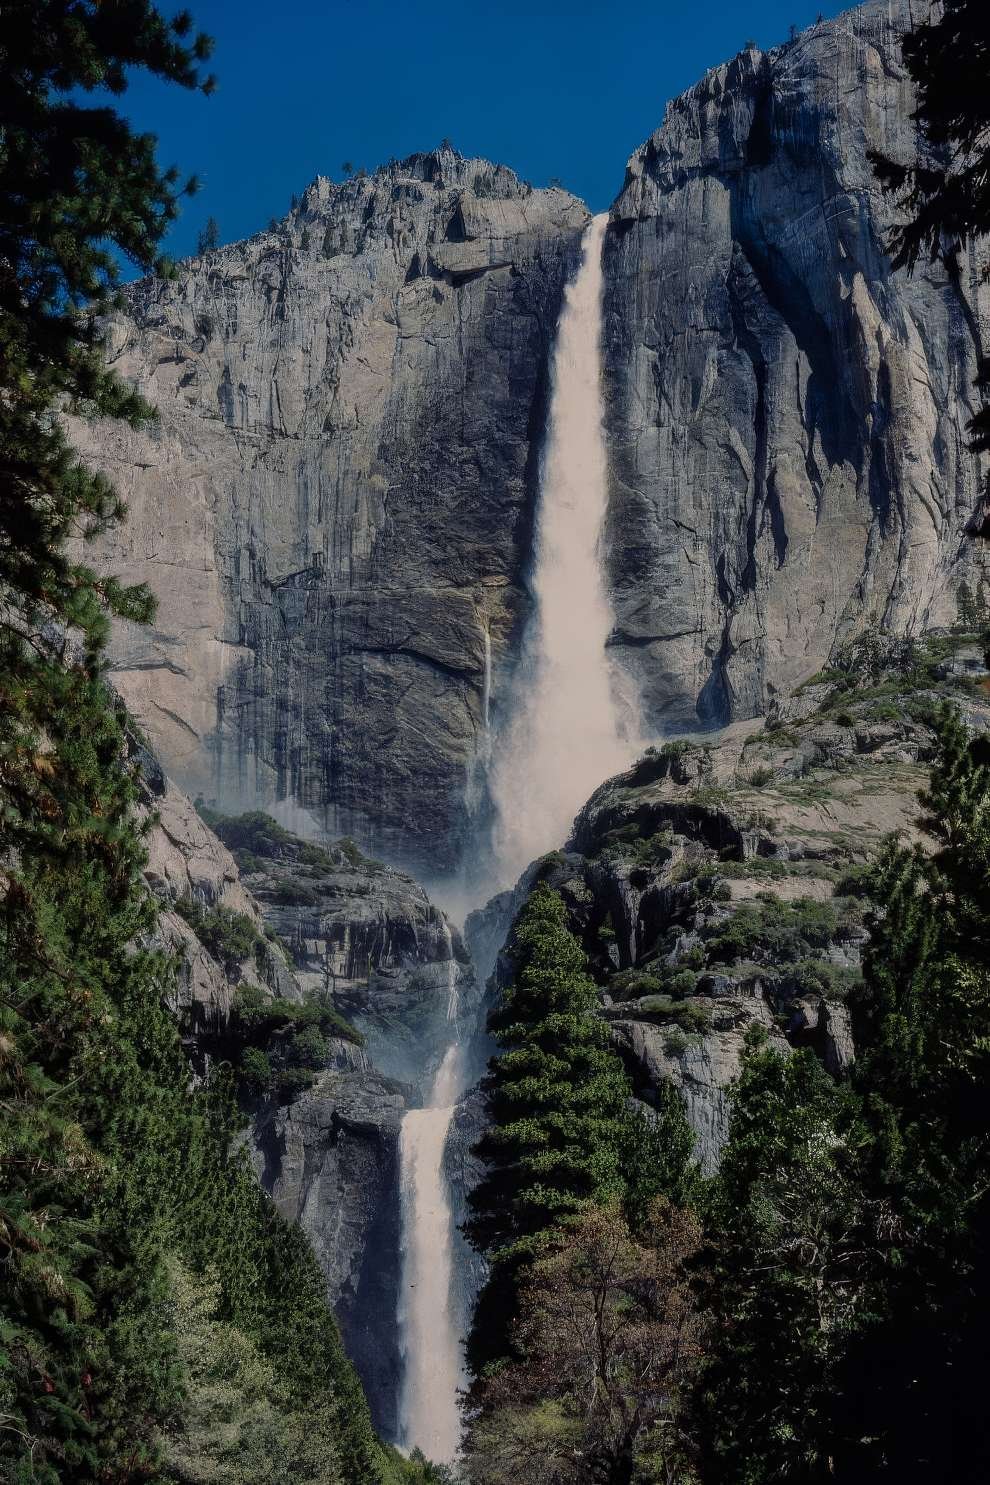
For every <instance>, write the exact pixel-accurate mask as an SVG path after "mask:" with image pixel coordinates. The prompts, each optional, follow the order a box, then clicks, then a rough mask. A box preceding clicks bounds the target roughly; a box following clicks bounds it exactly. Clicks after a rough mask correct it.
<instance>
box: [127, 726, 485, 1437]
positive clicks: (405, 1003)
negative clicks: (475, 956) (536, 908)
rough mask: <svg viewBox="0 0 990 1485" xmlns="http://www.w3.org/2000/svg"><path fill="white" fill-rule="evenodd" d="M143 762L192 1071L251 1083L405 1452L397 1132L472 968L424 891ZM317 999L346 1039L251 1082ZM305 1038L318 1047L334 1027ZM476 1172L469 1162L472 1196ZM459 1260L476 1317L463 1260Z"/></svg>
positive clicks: (472, 1005) (282, 1191)
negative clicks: (264, 1057) (196, 799)
mask: <svg viewBox="0 0 990 1485" xmlns="http://www.w3.org/2000/svg"><path fill="white" fill-rule="evenodd" d="M134 753H135V760H136V761H139V762H140V765H141V780H142V791H143V809H144V812H145V814H146V816H147V817H148V821H149V829H148V836H147V839H148V863H147V867H146V872H145V875H146V880H147V881H148V884H149V886H150V887H151V889H152V891H153V892H154V893H155V894H156V896H157V897H158V898H159V901H160V903H161V907H162V911H161V912H160V915H159V925H158V938H159V942H160V944H161V946H162V947H164V948H166V949H168V950H169V951H171V952H172V953H173V954H174V956H175V962H176V978H175V985H176V990H175V993H174V996H173V1002H172V1008H173V1010H174V1011H175V1014H176V1016H177V1018H178V1020H179V1023H180V1026H181V1028H182V1031H183V1036H184V1041H185V1045H186V1047H187V1050H188V1052H189V1055H190V1059H191V1061H192V1064H193V1067H194V1069H195V1070H196V1071H197V1072H202V1071H203V1070H204V1069H205V1068H206V1067H207V1066H208V1064H209V1062H210V1060H211V1059H212V1058H219V1059H221V1060H223V1061H226V1062H228V1063H230V1064H231V1066H232V1067H233V1069H234V1072H235V1077H237V1078H239V1079H240V1080H241V1081H240V1089H241V1094H242V1098H243V1103H244V1107H245V1110H246V1112H248V1113H249V1115H250V1124H249V1127H248V1130H247V1132H246V1134H245V1136H244V1139H245V1144H246V1147H247V1149H248V1152H249V1154H250V1157H251V1160H252V1162H253V1165H254V1168H255V1170H256V1172H257V1174H258V1178H259V1180H260V1181H261V1184H262V1185H263V1186H264V1188H265V1190H266V1191H268V1192H269V1193H270V1194H271V1196H272V1198H273V1200H274V1201H275V1203H276V1205H277V1206H278V1208H279V1210H280V1211H281V1212H282V1213H283V1215H285V1216H286V1217H287V1218H288V1219H289V1220H291V1221H294V1222H298V1223H299V1225H300V1226H301V1227H302V1228H303V1230H304V1231H305V1232H306V1234H307V1235H308V1237H309V1239H310V1241H311V1243H312V1246H313V1250H314V1252H315V1254H316V1256H317V1258H318V1260H319V1263H320V1266H321V1268H322V1269H323V1273H324V1275H325V1277H326V1281H327V1294H328V1297H329V1300H330V1303H331V1304H332V1306H333V1308H334V1310H335V1312H336V1314H337V1317H338V1319H339V1321H340V1325H341V1330H342V1333H343V1336H344V1340H345V1344H346V1347H347V1351H348V1354H349V1356H350V1357H351V1359H352V1360H353V1361H354V1363H355V1365H356V1366H357V1369H358V1372H359V1374H360V1376H361V1379H362V1382H363V1383H364V1387H365V1390H366V1392H367V1395H368V1399H369V1403H370V1405H371V1408H372V1413H373V1416H374V1420H375V1424H376V1427H377V1428H378V1429H379V1430H380V1431H381V1432H382V1433H383V1434H384V1435H385V1436H387V1437H395V1436H397V1433H398V1418H397V1416H396V1407H397V1400H398V1397H399V1381H400V1373H401V1357H400V1353H399V1344H398V1337H397V1332H396V1314H397V1305H398V1289H399V1276H400V1273H401V1253H400V1173H399V1130H400V1125H401V1121H402V1115H403V1113H404V1112H405V1110H406V1108H407V1107H409V1106H410V1104H412V1103H415V1102H418V1101H420V1100H421V1099H422V1097H423V1095H424V1093H425V1091H426V1089H427V1088H428V1087H429V1085H430V1083H431V1081H432V1077H433V1073H434V1071H435V1068H436V1066H437V1063H438V1061H439V1058H440V1056H441V1055H442V1051H443V1049H444V1048H445V1047H446V1045H447V1044H448V1042H449V1040H450V1037H451V1035H452V1034H453V1028H452V1024H451V1020H450V1018H451V1017H452V1016H456V1017H461V1018H465V1019H468V1020H470V1018H471V1016H472V1015H473V1014H476V1010H477V1007H476V999H477V996H476V992H475V988H474V978H473V975H472V971H471V967H470V963H469V961H468V957H467V953H466V951H465V949H464V946H463V943H462V941H461V938H460V935H459V934H458V933H457V931H456V929H453V928H452V927H451V925H450V924H449V923H448V922H447V920H446V918H445V917H444V915H443V913H442V912H440V910H439V909H438V908H436V907H435V906H434V905H433V904H432V903H431V902H430V900H429V898H428V897H427V895H426V893H425V892H424V891H423V889H422V887H420V886H419V884H418V883H417V882H415V881H414V880H413V879H412V878H411V877H409V876H406V875H405V874H404V873H401V872H398V871H395V870H393V869H392V868H391V867H387V866H385V865H383V864H382V863H381V862H378V861H374V860H371V859H369V858H367V857H365V856H363V855H362V854H361V852H360V851H358V849H357V848H356V846H355V845H354V843H353V842H352V841H350V840H344V841H341V842H339V843H337V844H334V845H318V844H317V843H316V842H314V841H312V840H305V839H303V838H301V837H300V836H298V835H296V834H294V833H293V832H292V831H290V830H288V829H286V828H285V827H284V826H282V825H280V824H279V823H278V822H277V821H276V820H274V819H272V818H271V817H270V816H266V815H263V814H260V813H258V812H255V813H251V814H247V815H244V816H238V817H227V816H222V815H219V814H217V812H216V811H210V810H207V809H205V808H203V807H202V806H201V807H200V809H199V810H197V809H196V808H195V807H194V806H193V804H192V803H191V802H190V800H189V799H188V798H187V797H186V796H185V795H184V794H183V793H182V792H181V791H180V790H179V789H177V788H176V786H175V785H174V784H173V783H172V782H171V781H170V780H169V779H168V778H167V776H166V775H165V773H164V772H163V770H162V769H161V766H160V765H159V764H158V762H157V760H156V758H155V757H154V756H153V755H152V754H151V753H150V752H149V751H148V749H147V748H145V747H143V746H142V745H139V744H137V743H135V744H134ZM300 823H303V824H304V823H305V821H301V822H300ZM314 999H315V1000H316V1001H317V1003H318V1005H320V1006H326V1007H327V1008H328V1018H327V1019H328V1024H329V1025H330V1026H332V1027H335V1028H340V1030H341V1032H342V1033H344V1034H342V1035H339V1036H338V1035H336V1034H335V1032H334V1033H332V1034H331V1035H330V1036H329V1037H328V1038H327V1039H326V1041H325V1044H324V1047H323V1050H322V1051H321V1052H320V1054H319V1060H318V1062H317V1063H316V1064H315V1065H314V1064H313V1063H308V1062H307V1063H298V1064H296V1063H293V1062H292V1060H291V1058H290V1059H289V1071H290V1073H293V1072H295V1073H296V1074H301V1076H297V1078H296V1081H295V1083H294V1084H292V1085H291V1086H294V1087H295V1089H296V1092H295V1094H294V1095H293V1094H292V1093H291V1092H286V1089H285V1086H283V1085H281V1084H277V1083H276V1084H275V1085H274V1086H273V1087H269V1088H268V1089H267V1090H258V1089H257V1087H256V1086H255V1085H254V1084H252V1083H250V1082H246V1081H245V1080H244V1079H243V1076H242V1071H243V1068H244V1066H245V1063H244V1054H245V1048H246V1047H247V1048H251V1049H257V1048H258V1042H257V1040H252V1036H253V1035H254V1033H253V1031H252V1026H256V1025H257V1024H258V1019H259V1018H260V1021H261V1023H262V1024H264V1025H266V1026H267V1025H269V1024H270V1025H271V1026H272V1027H274V1034H273V1036H272V1040H271V1042H270V1043H269V1046H268V1051H271V1050H272V1049H273V1048H274V1047H276V1046H278V1045H279V1044H280V1043H281V1045H282V1054H283V1055H282V1063H283V1064H284V1062H285V1050H284V1049H285V1045H286V1041H287V1038H288V1037H289V1036H291V1035H292V1033H293V1027H294V1021H293V1016H292V1015H288V1016H286V1015H285V1013H284V1010H283V1007H285V1005H286V1003H287V1004H288V1010H289V1011H291V1012H293V1013H299V1014H301V1013H304V1012H305V1011H306V1010H307V1008H308V1007H310V1006H311V1005H312V1002H313V1001H314ZM252 1016H253V1017H254V1018H255V1020H254V1021H252ZM341 1017H343V1018H344V1020H345V1021H350V1023H351V1026H356V1027H358V1028H359V1031H360V1032H363V1033H364V1035H363V1037H361V1036H360V1035H359V1034H358V1033H357V1032H355V1031H353V1030H351V1029H350V1028H349V1027H348V1026H347V1025H343V1024H342V1023H341V1019H340V1018H341ZM300 1024H304V1025H308V1026H309V1028H310V1036H311V1037H312V1036H314V1035H315V1034H316V1030H317V1027H318V1026H321V1025H322V1024H323V1023H322V1022H321V1021H320V1020H319V1019H318V1018H317V1019H315V1020H314V1019H311V1020H310V1021H309V1022H305V1023H300ZM265 1034H266V1035H267V1032H266V1033H265ZM309 1069H312V1070H309ZM397 1071H398V1072H399V1073H400V1075H404V1076H406V1077H407V1081H399V1080H398V1079H397V1077H396V1076H395V1075H394V1074H395V1073H396V1072H397ZM307 1084H308V1086H307ZM467 1107H469V1104H468V1105H466V1106H465V1108H467ZM466 1117H467V1115H466V1113H465V1114H463V1115H459V1117H458V1127H461V1126H463V1127H464V1128H465V1129H466V1128H467V1125H465V1124H464V1119H465V1118H466ZM471 1160H472V1157H471V1155H470V1150H469V1148H467V1147H465V1148H463V1149H462V1150H461V1151H460V1157H459V1159H458V1167H459V1169H460V1186H461V1189H463V1187H464V1184H465V1181H466V1180H468V1179H469V1173H470V1169H471ZM462 1207H463V1201H462V1205H461V1207H459V1208H458V1210H459V1211H460V1210H462ZM461 1258H462V1260H463V1262H462V1265H461V1267H462V1271H463V1276H464V1288H463V1292H462V1295H461V1298H460V1302H461V1303H462V1304H463V1306H464V1313H465V1315H466V1313H467V1303H468V1299H469V1296H470V1294H473V1288H471V1283H472V1269H471V1264H470V1261H469V1258H468V1255H467V1250H466V1248H465V1249H464V1250H463V1252H462V1253H461Z"/></svg>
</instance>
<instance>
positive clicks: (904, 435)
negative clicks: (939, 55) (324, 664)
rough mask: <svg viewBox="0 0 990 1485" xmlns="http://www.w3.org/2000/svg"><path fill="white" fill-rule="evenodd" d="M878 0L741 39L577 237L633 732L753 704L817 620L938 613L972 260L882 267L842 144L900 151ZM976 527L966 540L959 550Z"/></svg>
mask: <svg viewBox="0 0 990 1485" xmlns="http://www.w3.org/2000/svg"><path fill="white" fill-rule="evenodd" d="M917 9H918V7H917V5H912V3H911V0H878V3H871V4H868V5H864V6H862V7H860V8H859V9H856V10H851V11H848V12H846V13H845V14H844V15H840V16H839V17H838V18H837V19H835V20H834V21H828V22H821V23H819V24H818V25H816V26H812V27H810V28H809V29H808V30H807V31H805V32H803V33H802V34H801V35H799V36H798V37H796V39H795V40H793V41H791V42H790V43H788V44H787V45H785V46H781V47H778V48H776V49H775V50H773V51H771V52H766V53H763V52H759V51H757V50H755V49H748V50H746V51H743V52H741V53H740V54H739V55H738V56H737V57H735V58H733V60H732V61H731V62H727V63H725V64H724V65H723V66H721V67H716V68H715V69H714V70H713V71H711V72H709V73H708V74H707V76H706V77H705V78H704V79H703V80H702V81H701V82H699V83H698V84H697V86H695V87H694V88H692V89H690V91H689V92H687V93H685V94H684V95H683V96H682V97H680V98H677V99H675V100H674V101H673V102H672V103H671V104H670V105H669V107H668V109H667V113H666V117H665V119H664V121H663V123H662V125H661V126H660V128H659V129H658V130H657V131H656V133H654V134H653V135H652V136H651V137H650V138H649V139H648V140H647V141H646V143H645V144H644V145H643V146H642V148H641V149H639V150H637V151H636V153H635V154H634V155H633V157H632V159H631V160H630V161H629V164H628V167H627V170H626V180H625V185H624V187H623V190H622V193H621V194H620V196H619V198H618V200H617V201H616V203H615V205H614V206H613V208H612V214H611V225H612V230H611V232H610V233H609V236H608V238H607V241H606V249H605V276H606V286H607V287H606V299H605V360H606V377H605V387H606V400H607V425H608V434H609V442H610V474H611V502H610V514H611V520H610V526H609V537H608V541H607V547H606V561H607V564H608V568H609V573H610V578H611V587H612V594H613V601H614V604H615V608H616V616H617V622H616V630H615V633H614V634H613V643H615V644H616V645H617V646H618V648H619V653H620V654H621V656H622V658H623V660H624V661H625V662H626V664H627V665H628V666H629V668H630V669H631V670H632V671H633V673H634V674H635V675H636V676H637V677H638V679H639V681H640V684H641V686H642V691H643V700H644V705H645V710H646V713H647V715H648V717H649V718H650V719H651V721H652V723H653V725H654V727H655V728H657V729H659V728H660V727H662V726H667V727H678V726H679V727H684V726H685V725H687V726H697V725H698V722H699V720H700V721H701V722H702V723H703V724H711V723H719V722H725V721H728V720H730V719H732V718H734V717H744V716H753V715H754V714H756V713H759V712H762V711H764V710H765V709H766V707H767V705H768V703H769V702H770V701H771V700H772V698H773V696H774V695H775V694H777V693H780V692H786V691H787V690H789V689H790V688H791V687H792V686H793V685H794V684H795V683H796V682H798V681H800V680H802V679H804V678H806V677H807V676H808V675H810V674H813V673H814V672H815V671H816V670H817V669H818V668H819V667H820V666H821V665H822V664H823V663H824V661H825V659H826V658H827V656H828V655H829V653H830V651H831V650H832V648H833V645H834V644H835V643H836V641H837V640H838V641H840V642H843V641H846V640H848V639H850V638H852V637H853V636H855V635H856V634H857V633H858V632H860V631H862V630H864V629H866V628H868V627H874V626H880V627H882V628H884V629H886V630H888V631H890V632H895V633H901V634H909V633H910V634H916V633H920V632H922V631H923V630H924V629H925V628H927V627H930V626H932V625H933V624H939V623H946V622H952V621H953V620H954V619H955V617H956V589H957V587H958V582H959V579H960V576H961V573H962V572H963V571H964V570H965V567H966V564H967V563H969V562H979V561H980V560H981V559H983V560H985V554H984V552H983V550H982V546H983V544H981V543H973V542H971V541H968V540H967V539H966V538H965V537H964V535H963V528H964V526H965V523H966V521H967V520H968V519H969V517H970V515H971V514H972V512H973V510H974V508H975V506H976V504H977V500H978V496H979V490H980V486H981V478H982V476H981V471H980V468H979V462H978V461H977V460H976V459H975V458H974V457H973V456H972V455H971V454H970V453H969V452H968V450H967V448H966V432H965V425H966V422H967V419H968V417H969V416H970V415H971V413H972V411H973V410H974V407H975V405H976V404H975V400H974V399H975V395H976V394H975V393H974V391H973V386H972V384H973V379H974V377H975V376H976V370H977V361H978V358H979V355H980V354H981V351H982V349H983V347H984V346H986V345H987V344H988V341H987V313H988V306H990V299H988V294H987V289H986V285H985V284H984V283H983V282H982V279H981V276H980V272H979V268H978V262H977V258H976V256H975V255H973V256H964V257H963V258H962V259H961V260H960V265H959V266H960V274H959V275H958V277H952V276H950V275H949V274H948V273H947V272H946V270H945V268H944V267H943V265H942V264H941V263H939V264H934V265H924V264H923V265H920V266H919V268H918V270H917V272H916V273H915V275H914V277H909V276H908V274H907V273H906V272H903V271H898V272H896V273H895V272H893V271H892V269H891V265H890V261H889V259H888V257H887V256H886V255H885V252H884V243H885V241H886V238H887V233H888V231H889V228H890V226H891V224H892V221H893V212H892V206H891V202H890V200H889V198H886V197H885V196H884V195H883V194H882V193H881V191H880V189H879V187H878V185H877V182H876V179H875V177H874V174H873V170H872V166H871V164H870V161H869V158H868V152H869V151H871V150H876V151H879V152H881V153H884V154H887V155H889V156H892V157H894V158H896V159H900V160H903V161H905V162H909V161H911V160H913V159H914V158H915V150H916V141H915V128H914V125H913V123H912V121H911V117H910V116H911V111H912V109H913V106H914V102H913V94H912V88H911V84H910V81H909V80H908V78H907V75H906V73H905V71H904V67H903V64H902V61H901V56H900V36H901V34H902V33H903V32H904V31H906V30H908V29H909V28H910V26H911V24H912V22H913V20H916V19H917V16H916V15H915V14H914V12H915V11H917ZM974 548H976V550H974Z"/></svg>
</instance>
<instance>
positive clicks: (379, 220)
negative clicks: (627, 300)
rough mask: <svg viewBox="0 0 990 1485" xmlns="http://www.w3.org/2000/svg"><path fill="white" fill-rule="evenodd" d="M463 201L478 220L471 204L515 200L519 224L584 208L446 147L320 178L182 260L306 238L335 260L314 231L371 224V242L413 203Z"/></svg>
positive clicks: (480, 212)
mask: <svg viewBox="0 0 990 1485" xmlns="http://www.w3.org/2000/svg"><path fill="white" fill-rule="evenodd" d="M461 197H464V198H466V200H465V210H466V212H467V214H468V217H469V218H470V219H471V220H472V221H478V222H483V220H484V218H485V217H486V215H490V213H486V211H485V209H484V208H478V207H477V206H476V205H475V203H477V202H489V201H490V202H505V203H513V204H515V203H518V205H517V206H516V210H515V217H516V219H517V220H519V221H521V222H535V221H538V220H539V218H540V216H541V214H543V212H544V211H545V209H546V208H545V203H547V202H552V203H553V205H554V209H555V211H556V214H557V215H558V216H559V215H560V214H561V213H562V212H567V211H570V210H579V211H580V210H585V208H584V203H583V202H582V201H580V200H579V198H578V197H576V196H574V195H573V194H572V193H571V192H570V191H566V190H564V189H563V188H562V187H560V186H547V187H536V186H532V185H530V183H529V182H528V181H523V180H520V178H519V176H518V175H517V174H516V173H515V171H514V170H511V169H510V168H509V166H508V165H500V164H497V163H495V162H493V161H491V160H486V159H483V158H481V157H480V156H465V155H462V154H460V152H459V151H458V150H456V149H454V148H453V146H451V145H450V144H448V143H446V142H445V143H443V144H441V145H438V146H437V148H436V149H433V150H424V151H416V152H415V153H413V154H411V155H407V156H406V157H405V159H402V160H394V159H393V160H386V161H385V162H384V163H383V164H381V165H379V166H377V167H376V169H374V170H371V171H364V170H358V171H355V172H354V173H353V174H352V175H350V176H348V177H347V179H345V180H334V179H332V178H331V177H330V176H328V175H318V176H317V177H316V178H315V180H313V181H312V182H311V183H310V184H309V185H308V186H307V187H306V189H305V191H303V193H302V196H301V197H300V199H299V203H298V205H297V206H295V207H293V208H292V209H291V210H290V211H288V212H286V214H285V215H284V216H283V217H281V218H280V219H278V220H276V221H274V222H272V223H271V224H269V225H268V226H267V227H263V228H261V229H259V231H257V232H254V233H252V234H251V235H250V236H249V237H246V238H242V239H239V240H237V241H234V242H232V243H228V244H225V245H224V246H221V247H218V248H216V249H214V250H213V251H212V252H209V253H206V254H203V255H200V254H198V253H196V254H191V255H190V256H189V257H188V258H185V259H183V260H182V262H183V266H184V267H185V268H186V269H187V270H191V269H194V268H195V265H196V264H197V263H199V262H200V261H201V260H202V261H204V262H210V263H217V262H222V261H224V260H225V258H226V257H229V255H231V254H234V255H235V256H241V257H243V256H244V255H245V254H250V253H251V252H252V251H253V250H255V249H256V248H258V247H259V246H260V247H262V248H268V247H271V246H278V247H282V248H285V247H288V248H290V249H295V248H299V247H300V244H301V243H302V241H303V234H304V233H305V234H306V245H307V246H314V245H315V246H316V247H317V248H319V249H321V250H325V256H328V257H332V256H335V248H334V243H335V239H334V238H333V236H331V239H330V241H329V242H325V241H324V239H323V238H322V237H319V238H317V239H315V241H314V239H313V233H314V232H321V231H324V230H325V229H327V228H329V229H331V233H333V230H334V229H335V227H336V226H339V225H340V224H342V223H345V222H349V223H352V224H353V225H354V226H355V228H363V227H366V226H370V227H371V229H372V231H371V237H372V239H373V238H374V237H375V236H376V235H378V233H376V231H375V227H376V226H377V227H378V228H379V229H380V230H384V231H385V233H386V235H387V234H388V233H390V232H392V231H394V230H395V229H396V225H397V224H401V223H402V222H404V220H405V219H406V217H407V216H408V214H409V212H410V211H411V209H412V208H414V207H416V206H423V205H424V204H425V205H427V206H430V205H434V206H436V207H437V209H438V210H439V211H441V212H442V211H443V210H444V209H445V208H449V210H450V211H451V213H453V212H454V210H455V209H456V205H457V202H458V200H459V199H460V198H461ZM527 203H528V206H527ZM466 230H467V228H466V226H465V223H464V222H463V221H461V222H460V223H455V225H454V228H453V231H454V232H455V234H456V233H465V232H466ZM367 240H368V234H367V233H366V232H364V231H355V232H354V233H352V234H346V233H345V234H344V235H343V238H342V239H341V241H342V242H343V243H347V244H350V245H349V246H341V247H340V248H339V250H340V251H341V252H344V253H348V252H351V251H353V250H354V245H355V244H356V243H364V242H366V241H367Z"/></svg>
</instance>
